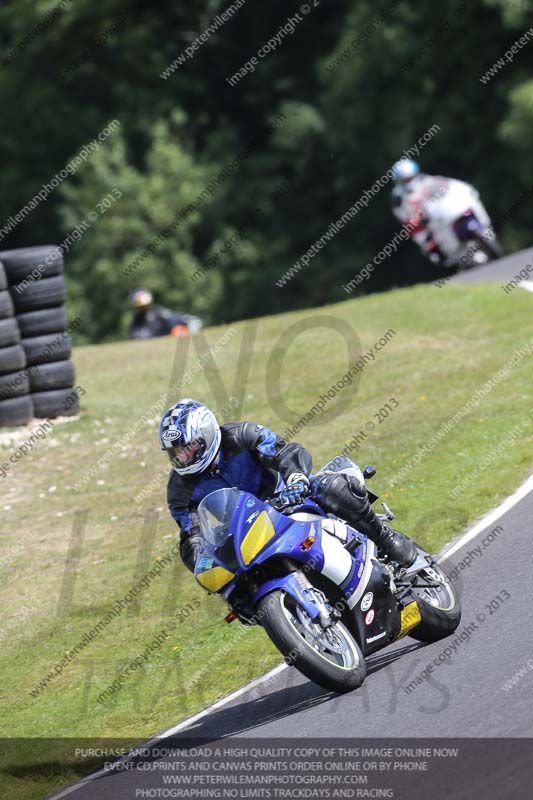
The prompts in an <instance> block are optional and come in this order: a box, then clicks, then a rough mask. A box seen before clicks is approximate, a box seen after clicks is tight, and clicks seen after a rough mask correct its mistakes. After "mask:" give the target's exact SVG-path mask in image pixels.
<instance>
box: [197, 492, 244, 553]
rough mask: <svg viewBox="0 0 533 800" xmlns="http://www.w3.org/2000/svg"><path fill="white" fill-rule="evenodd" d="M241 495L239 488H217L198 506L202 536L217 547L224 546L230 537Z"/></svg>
mask: <svg viewBox="0 0 533 800" xmlns="http://www.w3.org/2000/svg"><path fill="white" fill-rule="evenodd" d="M240 495H241V492H240V491H239V490H238V489H234V488H233V489H217V491H216V492H211V494H208V495H207V497H204V499H203V500H202V502H201V503H200V505H199V506H198V516H199V518H200V528H201V530H202V536H203V537H204V539H205V540H206V541H208V542H209V543H210V544H212V545H214V546H215V547H222V546H223V545H224V544H225V543H226V541H227V540H228V538H229V535H230V522H231V518H232V517H233V512H234V510H235V506H236V505H237V503H238V501H239V497H240Z"/></svg>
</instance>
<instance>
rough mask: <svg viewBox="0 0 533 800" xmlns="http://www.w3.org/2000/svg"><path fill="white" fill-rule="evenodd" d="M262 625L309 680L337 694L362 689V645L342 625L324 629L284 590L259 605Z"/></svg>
mask: <svg viewBox="0 0 533 800" xmlns="http://www.w3.org/2000/svg"><path fill="white" fill-rule="evenodd" d="M258 609H259V616H260V617H261V624H262V625H263V627H264V629H265V631H266V632H267V634H268V636H269V638H270V639H271V641H272V642H273V643H274V644H275V646H276V647H277V648H278V650H279V651H280V653H282V655H283V656H284V657H285V661H286V663H288V664H290V665H292V666H295V667H296V668H297V669H298V670H299V671H300V672H302V673H303V674H304V675H305V676H306V677H307V678H309V679H310V680H312V681H313V682H314V683H317V684H318V685H319V686H323V687H324V688H325V689H330V690H331V691H333V692H339V693H344V692H351V691H352V690H353V689H358V688H359V686H361V684H362V683H363V681H364V679H365V676H366V665H365V661H364V658H363V655H362V653H361V650H360V649H359V645H358V644H357V642H356V641H355V639H354V638H353V636H352V634H351V633H350V631H349V630H348V629H347V628H346V626H345V625H344V624H343V623H342V622H339V621H337V622H335V623H334V624H333V625H332V626H331V627H330V628H327V629H324V628H322V626H321V625H320V623H319V622H313V620H312V619H311V617H310V616H309V615H308V614H307V612H306V611H305V609H304V608H302V607H301V606H300V605H299V604H298V602H297V601H296V600H295V599H294V598H293V597H292V596H291V595H289V594H288V593H287V592H285V591H284V590H282V589H276V590H275V591H273V592H271V593H270V594H268V595H266V597H263V598H262V599H261V600H260V601H259V604H258Z"/></svg>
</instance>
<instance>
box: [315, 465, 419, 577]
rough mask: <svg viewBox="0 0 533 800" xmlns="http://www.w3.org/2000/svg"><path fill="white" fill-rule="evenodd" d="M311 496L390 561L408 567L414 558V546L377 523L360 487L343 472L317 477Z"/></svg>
mask: <svg viewBox="0 0 533 800" xmlns="http://www.w3.org/2000/svg"><path fill="white" fill-rule="evenodd" d="M312 493H313V496H314V497H315V499H316V500H317V502H318V503H319V504H320V505H321V506H322V508H323V509H324V511H328V512H329V513H331V514H335V516H337V517H341V519H343V520H345V521H346V522H347V523H348V525H351V526H352V527H353V528H355V529H356V530H358V531H360V532H361V533H363V534H364V535H365V536H368V538H369V539H371V540H372V541H373V542H374V544H375V545H376V546H377V547H378V548H379V549H380V550H381V551H382V552H383V553H384V554H385V555H387V556H388V557H389V558H390V559H391V561H396V562H397V563H398V564H399V565H400V566H401V567H409V566H410V565H411V564H412V563H413V561H414V560H415V559H416V556H417V549H416V545H415V543H414V542H413V541H412V540H411V539H409V538H408V537H407V536H404V534H403V533H400V532H399V531H395V530H393V529H392V528H391V527H389V525H387V523H386V522H383V521H382V520H380V519H379V518H378V517H377V516H376V513H375V511H374V509H373V508H372V506H371V505H370V500H369V499H368V494H367V491H366V488H365V486H364V484H362V483H360V481H359V480H358V479H357V478H356V477H355V475H350V474H346V473H344V472H334V473H331V472H330V473H326V474H323V475H320V474H319V475H317V477H316V480H314V481H313V484H312Z"/></svg>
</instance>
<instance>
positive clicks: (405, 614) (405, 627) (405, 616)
mask: <svg viewBox="0 0 533 800" xmlns="http://www.w3.org/2000/svg"><path fill="white" fill-rule="evenodd" d="M421 621H422V617H421V615H420V609H419V607H418V603H417V602H416V600H413V602H412V603H409V604H408V605H406V606H405V608H402V611H401V616H400V622H401V624H400V633H399V634H398V639H401V638H402V636H405V634H406V633H409V631H410V630H412V629H413V628H414V627H415V626H416V625H418V623H419V622H421Z"/></svg>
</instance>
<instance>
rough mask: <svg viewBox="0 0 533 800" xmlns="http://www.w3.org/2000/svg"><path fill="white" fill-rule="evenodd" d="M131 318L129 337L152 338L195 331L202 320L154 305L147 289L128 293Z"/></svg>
mask: <svg viewBox="0 0 533 800" xmlns="http://www.w3.org/2000/svg"><path fill="white" fill-rule="evenodd" d="M130 306H131V307H132V309H133V318H132V320H131V323H130V339H153V338H154V337H156V336H169V335H170V334H173V335H176V336H177V335H187V334H188V333H196V332H197V331H198V330H199V329H200V328H201V327H202V322H201V320H200V319H198V317H194V316H192V315H190V314H177V313H176V312H175V311H171V310H170V309H169V308H163V306H159V305H156V303H155V302H154V296H153V294H152V292H151V291H150V290H149V289H135V291H134V292H132V293H131V295H130Z"/></svg>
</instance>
